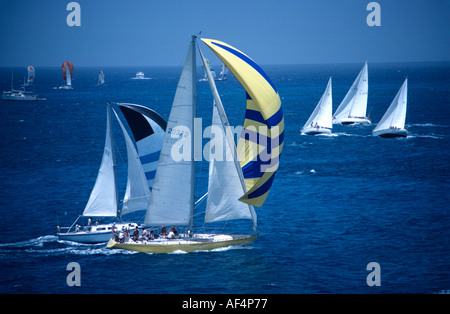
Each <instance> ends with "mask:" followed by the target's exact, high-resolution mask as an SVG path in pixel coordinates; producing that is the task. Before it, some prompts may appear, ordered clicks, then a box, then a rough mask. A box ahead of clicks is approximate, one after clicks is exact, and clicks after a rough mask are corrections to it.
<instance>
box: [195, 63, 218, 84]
mask: <svg viewBox="0 0 450 314" xmlns="http://www.w3.org/2000/svg"><path fill="white" fill-rule="evenodd" d="M202 69H203V77H202V78H201V79H199V81H200V82H207V81H208V75H207V73H206V71H207V70H209V72H210V73H211V76H212V78H213V79H214V80H217V75H216V71H214V68H213V67H212V66H211V63H210V62H209V60H208V59H205V64H202Z"/></svg>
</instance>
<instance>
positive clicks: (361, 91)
mask: <svg viewBox="0 0 450 314" xmlns="http://www.w3.org/2000/svg"><path fill="white" fill-rule="evenodd" d="M368 90H369V80H368V66H367V61H366V63H365V64H364V66H363V68H362V69H361V71H360V72H359V74H358V76H357V77H356V79H355V81H354V82H353V84H352V86H351V87H350V89H349V91H348V92H347V94H346V95H345V97H344V99H343V100H342V102H341V104H340V105H339V107H338V108H337V109H336V111H335V113H334V115H333V119H334V121H335V122H337V123H340V122H341V120H343V119H346V118H365V116H366V110H367V96H368Z"/></svg>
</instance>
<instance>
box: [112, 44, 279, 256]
mask: <svg viewBox="0 0 450 314" xmlns="http://www.w3.org/2000/svg"><path fill="white" fill-rule="evenodd" d="M202 41H203V42H204V43H206V45H208V47H209V48H211V49H212V50H213V52H214V53H215V54H216V55H217V56H218V57H219V58H220V59H221V60H222V61H223V62H224V63H225V64H226V65H227V66H228V67H229V68H230V71H231V72H232V73H233V74H234V75H235V76H236V78H237V79H238V80H239V82H240V83H241V84H242V85H243V87H244V88H245V90H246V92H247V113H246V120H245V121H246V122H245V123H244V128H246V127H249V126H250V125H251V124H252V123H258V124H259V125H260V126H261V128H262V129H264V130H263V131H264V133H265V134H264V138H265V139H266V140H267V139H268V140H272V139H273V138H276V139H278V140H280V142H278V143H277V145H276V144H272V146H271V152H270V153H268V152H267V146H268V145H270V144H268V143H261V142H258V139H256V143H254V144H255V145H256V146H259V148H260V150H257V151H256V152H255V151H249V150H247V151H246V153H247V154H245V152H244V155H249V154H250V155H251V157H250V159H246V160H243V161H242V163H243V164H244V166H243V167H242V166H241V163H240V162H239V160H238V157H237V156H238V155H239V153H238V151H237V150H236V146H235V144H234V139H233V136H232V133H231V132H226V130H227V129H228V128H229V123H228V120H227V118H226V114H225V111H224V108H223V105H222V102H221V100H220V97H219V94H218V92H217V89H216V86H215V83H214V79H213V77H212V74H211V71H210V68H209V67H208V66H207V61H206V60H205V59H204V57H203V54H202V53H201V51H200V55H201V57H202V62H203V64H204V66H205V72H206V76H207V79H208V82H209V85H210V89H211V92H212V94H213V98H214V105H213V127H215V129H216V130H217V131H218V132H219V134H222V135H224V134H225V135H224V136H223V137H221V139H222V140H221V141H220V143H216V146H215V147H216V150H221V149H223V150H222V151H223V152H225V154H226V156H228V158H227V159H226V160H225V161H224V160H218V159H212V160H211V161H210V166H209V183H208V199H207V208H206V214H205V222H214V221H222V220H233V219H249V220H252V221H253V227H254V230H255V232H256V213H255V211H254V208H253V206H262V204H263V203H264V201H265V199H266V197H267V194H268V192H269V189H270V186H271V184H272V182H273V178H274V176H275V172H276V170H277V168H278V162H279V155H280V153H281V150H282V147H283V140H282V138H283V137H282V134H283V131H284V118H283V113H282V109H281V100H280V98H279V96H278V93H277V91H276V90H275V88H274V87H273V84H272V82H271V81H270V79H269V78H268V77H267V75H266V74H265V73H264V72H263V71H262V69H261V68H260V67H259V66H258V65H257V64H256V63H254V61H253V60H251V59H250V58H249V57H247V56H246V55H244V54H243V53H242V52H240V51H239V50H237V49H235V48H233V47H231V46H229V45H227V44H225V43H222V42H219V41H216V40H209V39H202ZM195 47H196V36H193V38H192V41H191V45H190V48H189V51H188V54H187V57H186V61H185V64H184V66H183V71H182V73H181V77H180V80H179V83H178V87H177V90H176V93H175V98H174V101H173V105H172V109H171V112H170V116H169V119H168V124H167V129H166V134H165V139H164V142H163V147H162V150H161V155H160V158H159V163H158V168H157V171H156V177H155V182H154V185H153V190H152V193H151V196H150V202H149V206H148V210H147V214H146V216H145V224H146V225H148V226H162V225H177V226H187V228H188V230H187V232H186V233H183V234H178V236H175V235H174V234H173V235H172V236H170V233H169V235H168V236H161V237H159V238H158V239H142V240H137V241H133V240H129V241H125V242H123V243H122V242H118V241H116V240H115V239H111V240H110V241H109V243H108V245H107V247H108V248H116V249H126V250H131V251H139V252H146V253H170V252H174V251H177V250H181V251H185V252H192V251H197V250H212V249H215V248H220V247H228V246H230V245H240V244H244V243H250V242H252V241H254V240H255V239H256V238H257V236H258V235H257V234H254V235H251V234H204V233H200V234H195V233H193V227H194V226H193V215H194V203H195V200H194V195H195V193H194V192H195V191H194V189H195V184H194V170H195V167H194V164H195V161H194V149H188V152H189V154H190V155H189V156H187V159H181V160H180V161H177V160H175V158H174V157H173V156H172V154H173V151H174V150H176V151H179V149H180V144H181V145H184V144H186V145H189V144H193V140H194V138H193V134H192V130H193V128H194V117H195V111H196V110H195V108H196V98H197V95H196V83H195V82H196V51H195ZM199 50H200V48H199ZM251 121H253V122H251ZM219 130H220V131H219ZM256 130H257V129H256ZM247 132H250V129H248V130H247ZM254 133H255V131H254ZM280 133H281V134H280ZM241 136H243V135H241ZM261 136H262V135H261ZM241 139H242V140H243V141H245V143H244V144H242V147H247V148H248V142H249V141H250V140H249V139H248V138H247V137H245V136H244V138H241ZM182 143H184V144H182ZM258 144H259V145H258ZM182 147H183V151H184V148H185V146H182ZM191 147H192V146H191ZM260 153H261V154H262V155H265V156H264V157H266V159H265V161H264V162H263V161H261V160H262V159H263V158H262V157H261V155H260ZM267 155H268V156H267ZM267 157H268V160H267ZM243 169H245V170H244V171H243Z"/></svg>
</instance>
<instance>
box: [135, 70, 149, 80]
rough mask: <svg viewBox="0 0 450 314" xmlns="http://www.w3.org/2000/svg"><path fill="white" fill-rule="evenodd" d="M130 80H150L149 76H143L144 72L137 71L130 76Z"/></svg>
mask: <svg viewBox="0 0 450 314" xmlns="http://www.w3.org/2000/svg"><path fill="white" fill-rule="evenodd" d="M131 79H132V80H150V79H151V77H145V74H144V72H142V71H139V72H137V73H136V76H134V77H132V78H131Z"/></svg>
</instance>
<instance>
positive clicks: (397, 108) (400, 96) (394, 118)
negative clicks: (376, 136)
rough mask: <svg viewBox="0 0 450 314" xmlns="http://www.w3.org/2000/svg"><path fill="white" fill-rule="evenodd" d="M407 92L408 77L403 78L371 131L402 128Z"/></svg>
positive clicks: (403, 125) (404, 118)
mask: <svg viewBox="0 0 450 314" xmlns="http://www.w3.org/2000/svg"><path fill="white" fill-rule="evenodd" d="M407 94H408V79H405V81H404V82H403V85H402V87H401V88H400V90H399V91H398V92H397V95H396V96H395V98H394V100H393V101H392V103H391V105H390V106H389V108H388V110H387V111H386V113H385V114H384V115H383V117H382V118H381V120H380V122H378V124H377V126H376V127H375V128H374V130H373V132H376V131H379V130H385V129H404V128H405V120H406V107H407V100H408V99H407Z"/></svg>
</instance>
